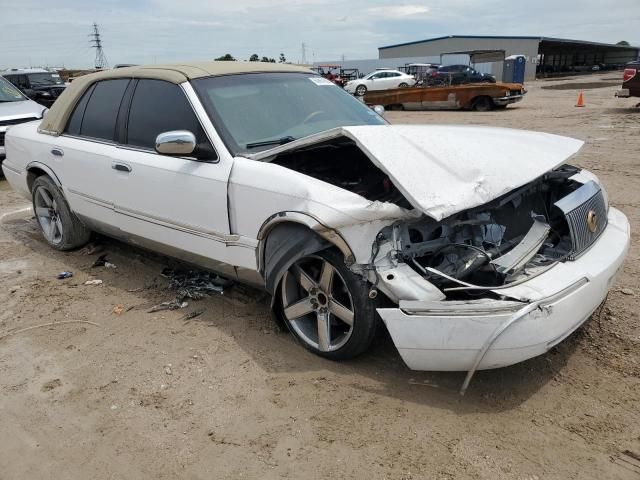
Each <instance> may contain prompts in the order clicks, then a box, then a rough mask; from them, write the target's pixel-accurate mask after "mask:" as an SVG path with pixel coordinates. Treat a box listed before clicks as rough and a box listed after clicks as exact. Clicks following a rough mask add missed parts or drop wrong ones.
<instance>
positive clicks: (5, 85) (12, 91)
mask: <svg viewBox="0 0 640 480" xmlns="http://www.w3.org/2000/svg"><path fill="white" fill-rule="evenodd" d="M23 100H26V98H25V97H24V95H22V93H20V91H19V90H18V89H17V88H16V87H14V86H13V85H12V84H11V83H10V82H8V81H7V80H5V79H4V78H2V77H0V102H21V101H23Z"/></svg>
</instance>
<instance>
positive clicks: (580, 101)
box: [576, 92, 584, 107]
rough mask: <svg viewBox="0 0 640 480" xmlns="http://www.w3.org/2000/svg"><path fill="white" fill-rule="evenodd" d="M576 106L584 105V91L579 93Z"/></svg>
mask: <svg viewBox="0 0 640 480" xmlns="http://www.w3.org/2000/svg"><path fill="white" fill-rule="evenodd" d="M576 107H584V93H582V92H580V95H578V101H577V102H576Z"/></svg>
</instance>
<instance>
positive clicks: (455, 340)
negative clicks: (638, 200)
mask: <svg viewBox="0 0 640 480" xmlns="http://www.w3.org/2000/svg"><path fill="white" fill-rule="evenodd" d="M629 240H630V229H629V222H628V220H627V218H626V217H625V215H624V214H623V213H622V212H620V211H618V210H616V209H615V208H611V209H610V210H609V213H608V223H607V226H606V228H605V229H604V230H603V231H602V232H601V235H600V236H599V238H598V239H597V241H595V242H594V243H593V244H591V245H590V247H589V248H588V249H587V250H585V251H583V252H582V254H581V255H580V257H579V258H578V259H577V260H575V261H566V262H564V263H558V264H556V265H555V266H554V267H552V268H550V269H549V270H548V271H546V272H545V273H542V274H540V275H538V276H536V277H534V278H532V279H531V280H530V281H528V282H525V283H522V284H520V285H517V286H515V287H510V288H506V289H502V290H495V292H496V293H498V294H501V295H503V296H505V297H508V298H517V299H518V300H493V299H480V300H470V301H438V302H419V301H411V302H403V301H401V302H400V305H399V308H381V309H378V313H379V314H380V316H381V317H382V319H383V321H384V322H385V324H386V326H387V329H388V330H389V333H390V334H391V337H392V339H393V342H394V344H395V345H396V347H397V349H398V351H399V353H400V355H401V356H402V359H403V360H404V361H405V363H406V364H407V365H408V366H409V368H411V369H413V370H437V371H467V372H468V374H467V378H466V380H465V383H464V385H463V386H462V390H461V393H464V391H465V390H466V388H467V387H468V385H469V382H470V381H471V378H472V376H473V374H474V373H475V371H476V370H484V369H491V368H499V367H505V366H508V365H513V364H515V363H518V362H522V361H524V360H527V359H529V358H533V357H535V356H538V355H541V354H543V353H545V352H547V351H548V350H549V349H550V348H552V347H553V346H554V345H557V344H558V343H560V342H561V341H562V340H564V339H565V338H566V337H567V336H569V335H570V334H571V333H573V332H574V331H575V330H576V329H577V328H578V327H579V326H580V325H582V323H584V321H586V320H587V319H588V318H589V317H590V316H591V314H592V313H593V312H594V311H595V310H596V309H597V308H598V306H599V305H600V304H601V303H602V301H603V300H604V298H605V297H606V295H607V292H608V290H609V289H610V288H611V285H612V284H613V282H614V280H615V277H616V274H617V272H618V270H619V269H620V267H621V266H622V263H623V261H624V258H625V256H626V253H627V250H628V248H629Z"/></svg>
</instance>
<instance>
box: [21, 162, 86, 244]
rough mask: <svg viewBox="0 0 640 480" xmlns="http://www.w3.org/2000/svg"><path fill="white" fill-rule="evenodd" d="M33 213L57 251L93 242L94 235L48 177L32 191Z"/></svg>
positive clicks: (37, 183) (39, 180) (33, 187)
mask: <svg viewBox="0 0 640 480" xmlns="http://www.w3.org/2000/svg"><path fill="white" fill-rule="evenodd" d="M31 197H32V200H33V212H34V214H35V216H36V220H37V222H38V226H39V227H40V231H41V232H42V235H43V236H44V239H45V240H46V241H47V243H48V244H49V245H50V246H51V247H53V248H55V249H56V250H63V251H64V250H73V249H75V248H79V247H81V246H83V245H84V244H86V243H87V242H88V241H89V237H90V236H91V231H90V230H88V229H87V228H86V227H85V226H84V225H83V224H82V223H81V222H80V220H78V217H76V216H75V215H74V214H73V212H72V211H71V209H70V208H69V204H68V203H67V201H66V200H65V198H64V195H63V194H62V192H61V191H60V189H59V188H58V186H57V185H56V184H55V183H54V182H53V180H51V178H49V177H48V176H46V175H42V176H40V177H38V178H36V179H35V181H34V182H33V185H32V187H31Z"/></svg>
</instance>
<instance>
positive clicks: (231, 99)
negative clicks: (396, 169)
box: [191, 73, 386, 155]
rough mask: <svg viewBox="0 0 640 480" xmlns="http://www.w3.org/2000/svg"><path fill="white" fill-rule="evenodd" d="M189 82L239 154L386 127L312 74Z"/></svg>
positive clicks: (383, 122) (262, 74) (356, 102)
mask: <svg viewBox="0 0 640 480" xmlns="http://www.w3.org/2000/svg"><path fill="white" fill-rule="evenodd" d="M191 83H192V85H193V87H194V89H195V90H196V92H197V94H198V96H199V97H200V100H201V101H202V103H203V105H204V108H205V109H206V111H207V113H208V114H209V116H210V117H211V119H212V121H213V123H214V124H215V126H216V128H217V130H218V132H219V133H220V135H221V136H222V138H223V140H224V142H225V144H226V145H227V148H229V150H231V151H232V152H233V153H234V154H235V155H237V154H239V153H243V152H244V153H254V152H257V151H260V150H265V149H268V148H273V147H274V146H277V145H278V144H284V143H287V142H289V141H292V140H296V139H298V138H302V137H306V136H309V135H313V134H314V133H319V132H322V131H325V130H329V129H331V128H336V127H342V126H348V125H383V124H385V123H386V122H385V121H384V119H383V118H382V117H380V116H379V115H378V114H377V113H375V112H374V111H373V110H371V109H370V108H368V107H367V106H366V105H364V104H363V103H362V102H360V101H358V100H356V99H355V98H353V97H352V96H351V95H349V94H348V93H347V92H345V91H344V90H343V89H341V88H340V87H338V86H336V85H335V84H334V83H332V82H330V81H329V80H326V79H324V78H322V77H319V76H317V75H312V74H309V73H255V74H242V75H227V76H222V77H209V78H202V79H198V80H193V81H192V82H191Z"/></svg>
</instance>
